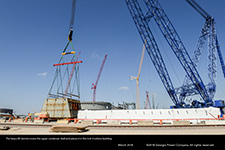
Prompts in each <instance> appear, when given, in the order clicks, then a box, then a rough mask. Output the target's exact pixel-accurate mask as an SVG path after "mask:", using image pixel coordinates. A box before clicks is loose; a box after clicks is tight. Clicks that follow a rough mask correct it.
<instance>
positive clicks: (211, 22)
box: [186, 0, 225, 77]
mask: <svg viewBox="0 0 225 150" xmlns="http://www.w3.org/2000/svg"><path fill="white" fill-rule="evenodd" d="M186 1H187V2H188V3H189V4H190V5H191V6H192V7H193V8H194V9H195V10H196V11H197V12H198V13H199V14H200V15H201V16H202V17H203V18H204V19H205V20H206V23H207V25H208V26H212V25H213V26H214V24H215V21H214V18H213V17H212V16H211V15H209V14H208V13H207V12H206V11H205V10H204V9H203V8H202V7H201V6H199V5H198V3H196V2H195V1H194V0H186ZM214 36H215V43H216V49H217V53H218V56H219V59H220V64H221V67H222V71H223V75H224V77H225V65H224V60H223V55H222V52H221V49H220V45H219V42H218V39H217V35H216V33H215V35H214Z"/></svg>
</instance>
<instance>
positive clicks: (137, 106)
mask: <svg viewBox="0 0 225 150" xmlns="http://www.w3.org/2000/svg"><path fill="white" fill-rule="evenodd" d="M144 54H145V45H144V46H143V50H142V54H141V61H140V65H139V69H138V75H137V77H134V76H130V80H134V79H136V109H140V92H139V78H140V73H141V67H142V63H143V59H144Z"/></svg>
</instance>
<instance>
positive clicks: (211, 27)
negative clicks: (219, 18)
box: [176, 0, 225, 107]
mask: <svg viewBox="0 0 225 150" xmlns="http://www.w3.org/2000/svg"><path fill="white" fill-rule="evenodd" d="M186 1H187V2H188V3H189V4H190V5H191V6H192V7H193V8H194V9H195V10H196V11H197V12H198V13H199V14H200V15H201V16H202V17H203V18H204V19H205V23H204V25H203V27H202V29H201V33H200V36H199V39H198V42H197V46H196V49H195V51H194V56H193V58H192V60H193V63H194V65H195V66H197V65H198V62H199V59H200V57H201V54H202V51H203V47H204V45H205V43H206V41H207V39H208V52H209V53H208V59H209V61H208V78H209V83H208V84H207V85H206V89H207V92H208V94H209V98H210V99H211V100H213V99H214V95H215V92H216V81H215V80H216V73H217V67H216V66H217V60H216V59H217V58H216V52H217V53H218V56H219V60H220V63H221V66H222V72H223V75H224V77H225V65H224V61H223V56H222V52H221V50H220V46H219V43H218V39H217V35H216V29H215V21H214V18H213V17H212V16H210V15H209V14H208V13H207V12H206V11H205V10H204V9H203V8H202V7H200V6H199V5H198V4H197V3H196V2H195V1H194V0H186ZM176 92H177V94H180V95H179V100H180V102H182V103H183V104H185V103H186V102H185V98H186V97H187V96H193V95H197V94H198V92H197V89H195V87H194V86H193V85H192V83H191V81H190V78H189V77H188V76H187V75H186V76H185V79H184V82H183V85H182V86H181V87H179V88H177V89H176ZM193 104H194V106H193V107H200V106H199V105H202V102H200V101H197V102H194V103H192V105H193ZM215 104H216V103H215ZM186 105H187V104H186ZM189 105H190V104H189Z"/></svg>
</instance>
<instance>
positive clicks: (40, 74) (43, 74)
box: [37, 72, 48, 77]
mask: <svg viewBox="0 0 225 150" xmlns="http://www.w3.org/2000/svg"><path fill="white" fill-rule="evenodd" d="M47 74H48V73H47V72H43V73H38V74H37V75H38V76H42V77H45V76H47Z"/></svg>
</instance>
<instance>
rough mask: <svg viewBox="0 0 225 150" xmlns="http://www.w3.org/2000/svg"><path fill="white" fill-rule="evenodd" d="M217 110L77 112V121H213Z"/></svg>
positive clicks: (217, 114) (216, 115)
mask: <svg viewBox="0 0 225 150" xmlns="http://www.w3.org/2000/svg"><path fill="white" fill-rule="evenodd" d="M219 115H220V109H219V108H213V107H209V108H188V109H152V110H151V109H142V110H141V109H139V110H92V111H91V110H79V112H78V119H81V120H82V119H86V120H97V119H101V120H153V121H154V120H155V121H159V120H167V121H171V120H215V119H218V116H219Z"/></svg>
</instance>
